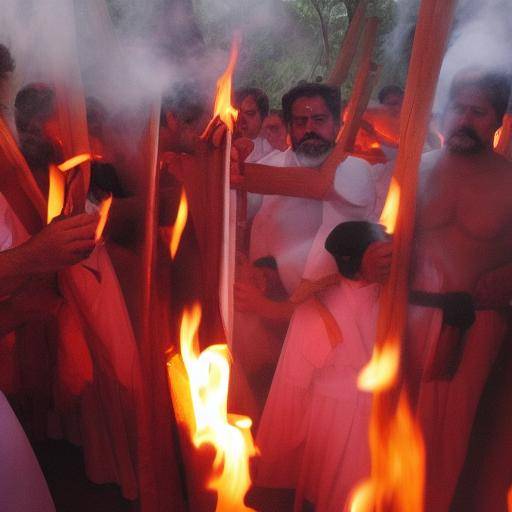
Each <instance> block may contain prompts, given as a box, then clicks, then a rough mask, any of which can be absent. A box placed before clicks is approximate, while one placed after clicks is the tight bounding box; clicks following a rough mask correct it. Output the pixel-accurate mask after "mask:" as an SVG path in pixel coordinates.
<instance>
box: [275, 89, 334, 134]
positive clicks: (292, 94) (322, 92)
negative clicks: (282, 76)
mask: <svg viewBox="0 0 512 512" xmlns="http://www.w3.org/2000/svg"><path fill="white" fill-rule="evenodd" d="M314 96H320V97H321V98H323V100H324V101H325V104H326V105H327V108H328V109H329V111H330V112H331V114H332V115H333V117H334V119H336V120H338V119H339V117H340V110H341V94H340V90H339V89H338V88H336V87H331V86H330V85H326V84H319V83H308V82H305V83H300V84H299V85H297V86H296V87H294V88H293V89H291V90H289V91H288V92H287V93H286V94H285V95H284V96H283V99H282V104H283V117H284V120H285V122H286V124H288V125H289V124H290V122H291V120H292V106H293V103H294V102H295V101H296V100H298V99H299V98H303V97H306V98H312V97H314Z"/></svg>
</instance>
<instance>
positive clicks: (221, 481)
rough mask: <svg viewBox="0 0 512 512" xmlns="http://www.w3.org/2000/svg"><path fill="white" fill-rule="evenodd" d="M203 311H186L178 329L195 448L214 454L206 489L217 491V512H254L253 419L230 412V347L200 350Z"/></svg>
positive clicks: (254, 450) (214, 346) (199, 308)
mask: <svg viewBox="0 0 512 512" xmlns="http://www.w3.org/2000/svg"><path fill="white" fill-rule="evenodd" d="M200 321H201V307H200V306H199V304H195V305H194V306H193V307H192V309H186V310H185V311H184V313H183V317H182V321H181V328H180V350H181V358H182V360H183V363H184V365H185V368H186V372H187V375H188V381H189V386H190V395H191V400H192V407H193V416H194V417H193V422H191V423H193V424H190V425H188V427H189V430H190V435H191V440H192V443H193V445H194V446H195V447H196V448H199V447H201V446H202V445H204V444H211V445H213V446H214V448H215V450H216V455H215V460H214V464H213V471H212V476H211V477H210V479H209V481H208V484H207V485H208V489H211V490H215V491H216V492H217V507H216V511H217V512H243V511H251V510H252V509H251V508H248V507H246V506H245V505H244V497H245V494H246V493H247V491H248V489H249V487H250V485H251V479H250V475H249V459H250V457H252V456H253V455H255V454H256V448H255V446H254V443H253V439H252V435H251V431H250V428H251V425H252V421H251V419H250V418H248V417H246V416H240V415H233V414H228V412H227V398H228V384H229V373H230V354H229V349H228V347H227V345H225V344H222V345H212V346H210V347H208V348H206V349H205V350H203V352H201V353H200V352H199V341H198V337H197V332H198V329H199V324H200Z"/></svg>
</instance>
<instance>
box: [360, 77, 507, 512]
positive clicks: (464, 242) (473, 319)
mask: <svg viewBox="0 0 512 512" xmlns="http://www.w3.org/2000/svg"><path fill="white" fill-rule="evenodd" d="M509 95H510V84H509V82H508V79H507V78H506V77H504V76H503V75H500V74H498V73H493V72H483V71H481V70H469V71H468V70H466V71H463V72H460V73H459V74H458V75H457V76H456V77H455V79H454V81H453V83H452V85H451V88H450V91H449V100H448V105H447V108H446V111H445V112H444V115H443V131H444V135H445V140H446V145H445V147H444V148H443V149H441V150H439V151H436V152H432V153H429V154H427V155H426V156H425V157H424V159H423V161H422V168H421V172H420V180H419V188H418V203H417V218H416V228H415V246H414V253H413V267H412V268H413V270H412V275H411V284H410V286H411V292H410V302H411V306H410V308H409V319H408V331H407V338H406V341H407V343H406V346H405V347H406V372H407V374H408V379H407V380H408V384H409V391H410V393H411V398H412V400H413V403H414V404H415V405H416V410H417V414H418V417H419V418H420V420H421V425H422V428H423V433H424V437H425V444H426V449H427V487H426V510H427V511H428V512H431V511H432V512H433V511H436V512H445V511H448V510H449V508H450V503H451V500H452V496H453V493H454V490H455V486H456V484H457V479H458V476H459V473H460V471H461V468H462V465H463V463H464V459H465V457H466V450H467V445H468V439H469V436H470V432H471V426H472V423H473V420H474V417H475V412H476V408H477V405H478V401H479V398H480V395H481V393H482V389H483V387H484V385H485V383H486V380H487V377H488V375H489V372H490V369H491V367H492V365H493V362H494V360H495V357H496V355H497V352H498V350H499V348H500V344H501V342H502V339H503V336H504V333H505V329H506V320H507V317H508V316H509V315H510V307H509V303H510V299H511V298H512V272H511V270H512V204H511V202H510V196H511V194H512V165H511V163H510V162H509V161H508V160H506V159H505V158H503V157H502V156H500V155H499V154H497V153H495V152H494V151H493V137H494V133H495V131H496V129H497V128H498V127H499V126H500V125H501V122H502V119H503V116H504V114H505V111H506V107H507V103H508V98H509ZM389 262H390V251H389V245H387V244H382V243H380V244H374V245H373V246H370V248H369V249H368V250H367V252H366V254H365V257H364V259H363V273H364V274H365V275H366V277H367V278H368V279H375V280H383V279H385V278H386V274H387V270H388V265H389Z"/></svg>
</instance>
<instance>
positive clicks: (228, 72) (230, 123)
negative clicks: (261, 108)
mask: <svg viewBox="0 0 512 512" xmlns="http://www.w3.org/2000/svg"><path fill="white" fill-rule="evenodd" d="M239 48H240V35H239V34H235V36H234V37H233V43H232V45H231V53H230V55H229V62H228V65H227V67H226V69H225V71H224V73H222V75H221V76H220V77H219V79H218V80H217V92H216V94H215V103H214V106H213V118H212V119H211V121H210V122H209V123H208V126H207V127H206V129H205V130H204V132H203V134H202V135H201V138H206V137H207V136H208V134H209V132H210V129H211V127H212V125H213V124H214V122H215V121H216V119H217V118H219V119H220V120H221V121H222V122H223V123H224V124H225V125H226V127H227V129H228V131H229V132H230V133H233V130H234V127H235V121H236V120H237V118H238V110H237V109H236V108H234V107H233V105H231V90H232V81H233V72H234V71H235V66H236V62H237V60H238V53H239Z"/></svg>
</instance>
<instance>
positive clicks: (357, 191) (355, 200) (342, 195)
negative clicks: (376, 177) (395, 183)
mask: <svg viewBox="0 0 512 512" xmlns="http://www.w3.org/2000/svg"><path fill="white" fill-rule="evenodd" d="M376 197H377V196H376V193H375V184H374V182H373V179H372V167H371V165H370V164H368V162H366V161H365V160H361V159H360V158H355V157H352V156H349V157H347V158H346V159H345V160H344V161H343V162H342V163H341V164H340V165H339V166H338V168H337V169H336V174H335V176H334V184H333V188H332V190H331V191H330V192H329V194H328V196H327V197H326V198H325V199H324V200H323V201H322V224H321V226H320V228H319V230H318V232H317V233H316V236H315V240H314V242H313V245H312V247H311V250H310V254H309V256H308V259H307V262H306V267H305V270H304V278H306V279H309V280H312V281H315V280H317V279H320V278H322V277H324V276H326V275H329V274H334V273H336V272H337V268H336V262H335V260H334V258H333V257H332V256H331V255H330V254H329V253H328V252H327V251H326V250H325V247H324V244H325V240H326V238H327V237H328V236H329V233H330V232H331V231H332V230H333V229H334V228H335V227H336V226H337V225H338V224H340V223H341V222H348V221H356V220H370V221H374V220H376V219H375V218H373V214H374V211H375V203H376Z"/></svg>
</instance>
